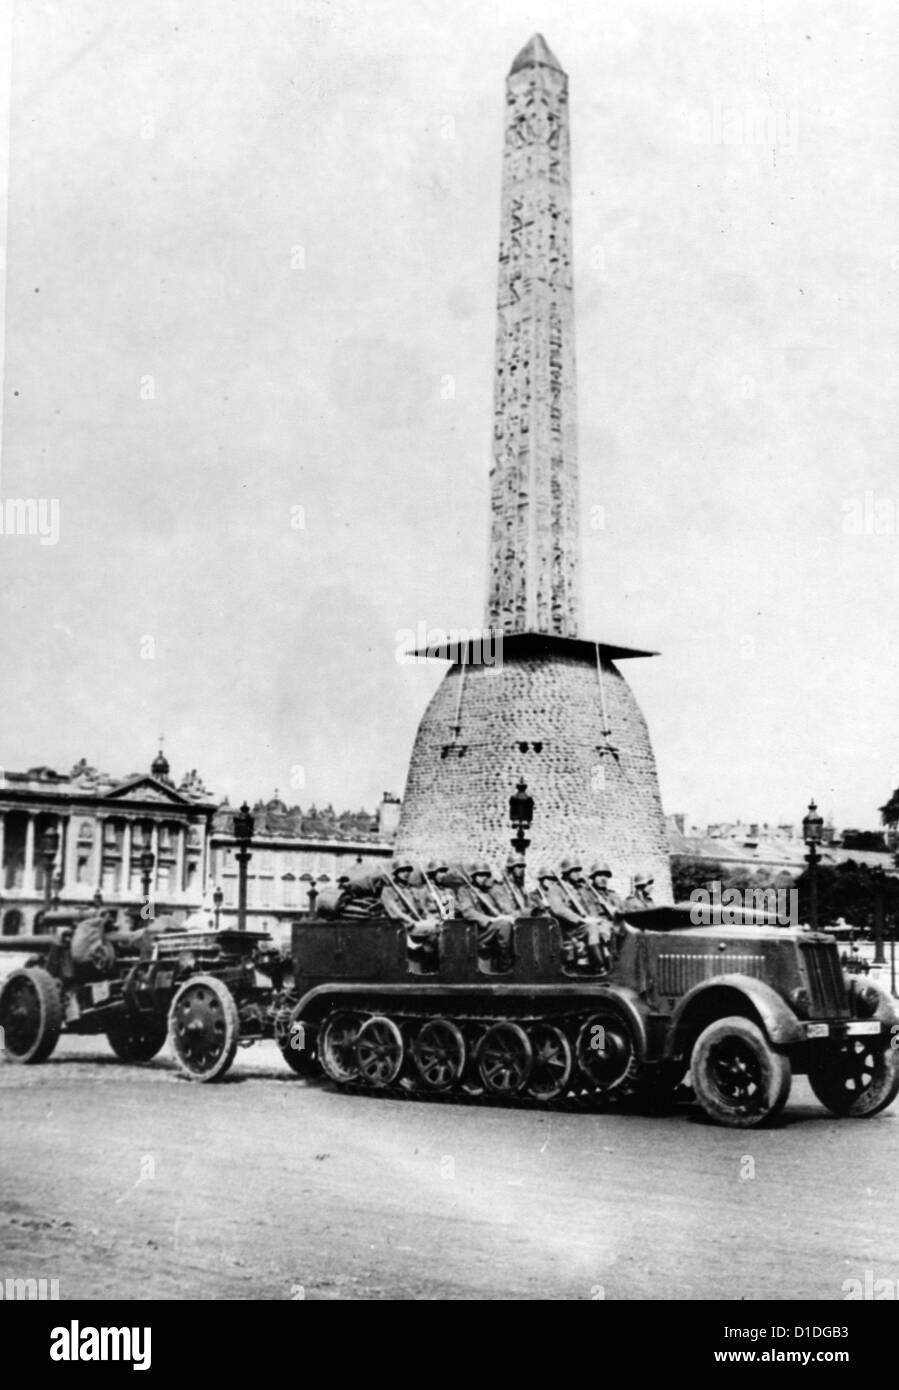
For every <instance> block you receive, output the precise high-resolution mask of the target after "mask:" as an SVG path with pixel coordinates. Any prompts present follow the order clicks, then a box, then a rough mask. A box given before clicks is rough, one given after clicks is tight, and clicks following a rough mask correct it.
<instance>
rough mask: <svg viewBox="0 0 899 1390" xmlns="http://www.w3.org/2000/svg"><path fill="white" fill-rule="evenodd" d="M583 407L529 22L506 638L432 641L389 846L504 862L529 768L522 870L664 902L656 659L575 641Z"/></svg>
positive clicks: (513, 121) (520, 75) (502, 572)
mask: <svg viewBox="0 0 899 1390" xmlns="http://www.w3.org/2000/svg"><path fill="white" fill-rule="evenodd" d="M576 412H577V393H576V384H575V347H574V293H573V282H572V258H571V175H570V156H569V131H568V79H567V77H566V75H565V73H564V71H563V70H562V67H561V64H560V63H559V61H558V59H557V58H556V57H555V56H554V54H553V53H552V51H551V49H550V48H549V46H548V45H547V43H546V41H545V39H544V38H543V37H542V36H541V35H539V34H536V35H535V36H534V37H533V38H532V39H531V40H530V42H529V43H528V44H526V45H525V47H524V48H523V49H522V50H521V52H520V53H519V54H518V57H517V58H516V59H515V61H514V63H513V64H512V68H511V71H510V72H509V75H508V79H507V82H506V121H505V141H504V153H503V178H502V207H501V226H500V252H499V280H498V296H497V332H496V371H495V390H494V428H493V462H492V467H491V501H490V533H489V536H490V539H489V559H488V589H487V626H488V627H489V628H491V629H494V630H496V631H497V632H498V633H499V636H500V639H501V645H500V647H499V648H498V649H497V648H492V647H484V646H481V645H479V644H478V643H476V642H473V641H470V640H462V639H460V640H457V641H455V642H448V643H447V644H446V645H445V647H444V649H443V650H442V651H441V653H440V655H441V656H442V657H443V658H444V659H446V660H448V661H449V662H450V663H451V664H450V669H449V670H448V671H447V674H446V676H445V677H444V679H443V682H442V683H441V685H440V687H439V688H438V690H437V692H436V694H435V695H434V697H433V699H432V700H431V702H430V704H429V706H428V708H427V710H426V711H425V714H424V717H423V718H422V721H421V724H420V725H419V729H418V734H417V736H416V740H415V745H414V748H413V750H412V757H411V760H410V764H409V773H408V777H407V780H406V790H405V795H404V797H403V805H402V810H401V814H400V824H399V829H398V832H397V851H398V852H399V853H400V854H402V855H403V856H411V857H412V858H415V859H418V860H421V861H427V860H428V859H431V858H435V857H439V858H443V859H446V860H448V861H450V862H453V863H455V862H459V863H462V864H464V865H468V864H470V863H471V861H472V860H475V859H487V860H489V861H490V862H491V864H492V865H493V866H494V867H495V868H499V867H501V866H502V864H503V863H504V861H505V858H506V855H507V853H508V850H509V840H510V834H511V831H510V826H509V797H510V795H511V794H512V792H514V790H515V787H516V784H517V782H518V781H519V779H521V778H523V779H524V780H525V781H526V783H527V785H528V789H529V791H530V793H531V795H532V796H533V799H534V823H533V827H532V830H531V836H532V846H531V850H530V852H529V862H530V864H531V866H532V868H536V867H539V866H542V865H544V864H545V865H547V866H548V867H550V868H554V867H558V865H559V863H560V861H561V860H562V859H563V858H573V859H576V860H579V861H580V862H582V863H583V865H584V867H585V868H589V865H590V863H591V862H592V861H593V860H594V859H598V858H603V859H607V860H608V861H609V863H610V864H611V867H612V870H613V875H614V878H613V882H614V886H615V888H616V889H617V890H618V891H619V892H622V893H627V892H629V891H630V888H631V881H632V878H633V876H634V874H636V873H637V871H638V870H641V869H642V870H648V871H649V872H650V873H652V874H653V875H654V877H655V880H656V891H655V896H656V900H657V901H659V902H666V901H670V897H671V879H670V870H669V860H668V847H667V835H666V830H665V822H664V816H663V814H662V805H661V799H660V797H659V788H658V780H657V776H656V767H655V759H654V757H653V752H652V745H651V743H650V739H649V732H648V729H647V727H646V722H645V720H644V718H643V715H642V714H641V712H640V709H639V707H638V705H637V702H636V700H635V699H634V696H633V694H632V692H631V690H630V687H629V686H628V684H627V682H626V681H625V679H624V677H623V676H622V675H621V673H620V671H619V670H618V667H617V665H616V662H617V661H619V660H621V659H623V658H628V657H639V656H649V655H652V653H649V652H645V651H640V650H636V649H634V648H631V647H624V646H621V645H620V644H612V643H609V642H604V641H595V640H587V639H586V638H584V637H582V636H581V635H580V623H581V614H580V551H579V528H578V510H579V507H578V502H579V498H578V450H577V418H576ZM600 463H601V460H591V461H590V465H591V468H596V467H597V466H598V465H599V464H600ZM485 658H486V659H485Z"/></svg>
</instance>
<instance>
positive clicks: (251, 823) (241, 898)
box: [234, 802, 256, 931]
mask: <svg viewBox="0 0 899 1390" xmlns="http://www.w3.org/2000/svg"><path fill="white" fill-rule="evenodd" d="M255 826H256V822H255V820H254V819H253V817H252V815H251V814H250V808H249V806H248V805H247V803H246V802H244V803H243V805H242V806H241V808H240V810H239V811H238V812H237V813H236V814H235V816H234V838H235V840H236V841H237V843H238V846H239V848H238V850H237V930H238V931H246V929H247V865H248V864H249V862H250V860H251V859H252V857H253V856H252V855H251V853H250V850H249V846H250V843H251V841H252V839H253V831H254V829H255Z"/></svg>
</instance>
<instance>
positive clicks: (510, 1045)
mask: <svg viewBox="0 0 899 1390" xmlns="http://www.w3.org/2000/svg"><path fill="white" fill-rule="evenodd" d="M533 1063H534V1054H533V1052H532V1051H531V1044H530V1042H529V1041H528V1035H527V1033H525V1031H524V1029H523V1028H519V1026H518V1024H517V1023H494V1024H493V1026H492V1027H490V1028H488V1029H487V1032H486V1033H485V1034H484V1036H483V1038H482V1039H481V1045H480V1047H479V1048H478V1073H479V1075H480V1078H481V1080H482V1081H483V1083H484V1086H485V1087H486V1089H487V1090H488V1091H491V1092H492V1093H493V1094H494V1095H497V1096H512V1095H515V1094H516V1093H517V1092H518V1091H520V1090H522V1089H523V1087H524V1086H526V1085H527V1082H528V1080H529V1078H530V1075H531V1068H532V1066H533Z"/></svg>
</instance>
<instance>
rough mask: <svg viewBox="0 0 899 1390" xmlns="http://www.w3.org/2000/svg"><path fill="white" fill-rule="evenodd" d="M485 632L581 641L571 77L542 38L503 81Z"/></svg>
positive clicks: (530, 45)
mask: <svg viewBox="0 0 899 1390" xmlns="http://www.w3.org/2000/svg"><path fill="white" fill-rule="evenodd" d="M496 307H497V327H496V375H495V383H494V431H493V468H492V470H491V535H490V579H489V594H488V599H487V626H488V627H491V628H501V629H502V630H503V631H504V632H551V633H555V634H557V635H558V636H560V637H576V636H577V635H578V629H579V626H580V542H579V531H578V470H577V389H576V381H575V356H574V287H573V284H572V270H571V155H570V145H569V135H568V78H567V76H566V75H565V73H564V72H563V71H562V66H561V64H560V63H559V61H558V59H557V58H556V57H555V56H554V55H553V53H552V52H551V50H550V48H549V47H548V46H547V43H546V40H545V39H544V38H543V36H542V35H541V34H535V35H534V37H533V38H532V39H531V41H530V43H528V44H527V45H526V46H525V47H524V48H523V49H522V50H521V52H520V53H519V55H518V57H517V58H516V59H515V62H514V63H513V64H512V69H511V71H510V73H509V76H508V78H507V79H506V125H505V148H504V150H503V183H502V216H501V232H500V247H499V289H498V294H497V306H496Z"/></svg>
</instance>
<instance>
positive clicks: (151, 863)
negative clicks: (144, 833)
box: [138, 844, 156, 902]
mask: <svg viewBox="0 0 899 1390" xmlns="http://www.w3.org/2000/svg"><path fill="white" fill-rule="evenodd" d="M138 863H139V864H140V883H141V890H142V892H143V895H144V901H145V902H149V899H150V883H151V880H152V878H153V870H154V868H155V867H156V855H155V854H154V853H153V851H152V850H151V848H150V846H149V844H144V847H143V849H142V850H141V853H140V859H139V860H138Z"/></svg>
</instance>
